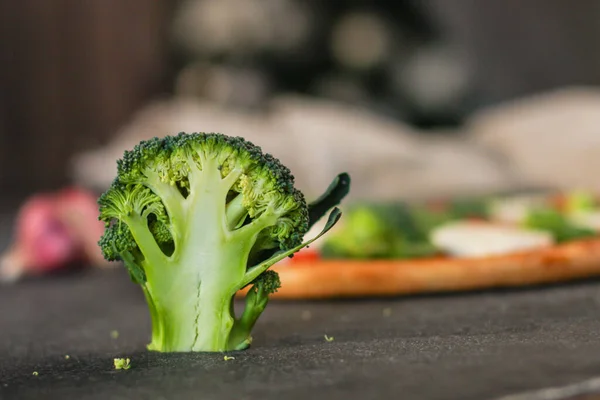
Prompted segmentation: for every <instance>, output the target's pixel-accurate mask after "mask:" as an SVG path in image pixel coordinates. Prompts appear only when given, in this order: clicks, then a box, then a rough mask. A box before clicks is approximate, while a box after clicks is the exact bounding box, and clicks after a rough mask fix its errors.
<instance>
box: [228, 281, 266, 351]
mask: <svg viewBox="0 0 600 400" xmlns="http://www.w3.org/2000/svg"><path fill="white" fill-rule="evenodd" d="M268 302H269V295H268V293H266V292H265V291H264V290H263V289H262V288H258V289H257V288H256V286H253V287H252V288H251V289H250V290H249V291H248V293H247V294H246V299H245V303H246V304H245V307H244V312H243V314H242V316H241V317H240V318H239V319H237V320H236V321H235V323H234V325H233V329H232V330H231V334H230V336H229V347H230V348H232V349H236V350H241V349H242V348H245V347H248V345H249V344H250V342H251V341H252V338H251V336H250V334H251V332H252V329H253V328H254V325H255V324H256V322H257V321H258V318H259V317H260V315H261V314H262V313H263V311H264V310H265V308H266V307H267V304H268Z"/></svg>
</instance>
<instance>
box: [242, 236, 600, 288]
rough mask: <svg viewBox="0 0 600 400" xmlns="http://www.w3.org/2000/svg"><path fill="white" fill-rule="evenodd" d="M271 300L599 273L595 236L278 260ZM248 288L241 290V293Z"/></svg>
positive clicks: (487, 284) (599, 255)
mask: <svg viewBox="0 0 600 400" xmlns="http://www.w3.org/2000/svg"><path fill="white" fill-rule="evenodd" d="M273 269H274V270H275V271H277V272H278V273H279V276H280V279H281V283H282V287H281V288H280V289H279V291H278V292H277V293H275V294H273V295H272V298H275V299H325V298H352V297H380V296H398V295H408V294H418V293H435V292H453V291H468V290H476V289H488V288H498V287H518V286H528V285H537V284H547V283H555V282H565V281H570V280H576V279H582V278H588V277H593V276H600V238H593V239H586V240H577V241H573V242H569V243H564V244H560V245H554V246H551V247H546V248H541V249H536V250H528V251H522V252H518V253H511V254H506V255H497V256H488V257H477V258H460V259H458V258H437V259H421V260H368V261H361V260H320V261H307V262H293V263H287V264H278V265H275V266H274V267H273ZM247 290H248V288H246V289H244V290H243V291H240V292H239V293H238V294H239V295H242V294H243V293H244V292H245V291H247Z"/></svg>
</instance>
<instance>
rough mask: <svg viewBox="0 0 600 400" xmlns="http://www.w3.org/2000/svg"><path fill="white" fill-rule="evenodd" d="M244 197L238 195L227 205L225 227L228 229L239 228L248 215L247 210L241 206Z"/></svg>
mask: <svg viewBox="0 0 600 400" xmlns="http://www.w3.org/2000/svg"><path fill="white" fill-rule="evenodd" d="M243 201H244V196H243V195H241V194H238V195H237V196H235V197H234V198H233V200H231V201H230V202H229V204H227V226H228V227H229V229H236V228H239V226H240V224H242V223H243V222H244V220H245V219H246V216H247V215H248V210H246V207H244V204H243Z"/></svg>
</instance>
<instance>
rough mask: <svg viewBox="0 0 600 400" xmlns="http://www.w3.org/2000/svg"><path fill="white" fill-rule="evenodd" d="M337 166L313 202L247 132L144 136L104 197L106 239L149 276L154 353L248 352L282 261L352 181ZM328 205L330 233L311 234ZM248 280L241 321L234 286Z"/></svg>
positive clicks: (132, 269) (136, 273)
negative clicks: (337, 172)
mask: <svg viewBox="0 0 600 400" xmlns="http://www.w3.org/2000/svg"><path fill="white" fill-rule="evenodd" d="M349 183H350V180H349V177H348V175H347V174H340V175H339V176H338V177H336V179H335V180H334V182H333V183H332V185H331V186H330V187H329V188H328V190H327V191H326V193H325V194H324V195H323V196H321V197H320V198H319V199H318V200H317V201H315V202H313V203H311V204H307V203H306V201H305V198H304V195H303V194H302V193H301V192H300V191H299V190H298V189H296V188H295V187H294V177H293V175H292V174H291V172H290V170H289V169H288V168H286V167H285V166H283V165H282V164H281V163H280V162H279V160H277V159H276V158H274V157H273V156H271V155H269V154H265V153H263V152H262V151H261V149H260V148H259V147H257V146H255V145H253V144H252V143H250V142H248V141H246V140H244V139H243V138H239V137H235V138H234V137H229V136H225V135H222V134H216V133H211V134H207V133H193V134H184V133H180V134H178V135H175V136H167V137H164V138H154V139H151V140H147V141H143V142H141V143H139V144H138V145H137V146H135V147H134V148H133V150H131V151H126V152H125V153H124V156H123V158H122V159H120V160H119V161H118V162H117V177H116V178H115V180H114V181H113V183H112V185H111V187H110V188H109V189H108V190H107V191H106V192H105V193H103V194H102V195H101V196H100V198H99V200H98V203H99V206H100V219H101V220H103V221H104V222H105V224H106V230H105V233H104V235H103V237H102V238H101V240H100V242H99V245H100V247H101V249H102V252H103V254H104V257H105V258H106V259H107V260H109V261H117V260H118V261H122V262H123V263H124V265H125V266H126V267H127V270H128V271H129V274H130V276H131V279H132V280H133V281H134V282H136V283H138V284H140V285H141V287H142V289H143V292H144V294H145V296H146V300H147V303H148V307H149V309H150V316H151V318H152V341H151V343H150V344H149V345H148V348H149V349H151V350H156V351H164V352H174V351H226V350H234V349H243V348H245V347H247V346H248V345H249V344H250V342H251V336H250V334H251V330H252V328H253V327H254V325H255V323H256V321H257V319H258V317H259V316H260V314H261V313H262V312H263V310H264V308H265V306H266V305H267V302H268V296H269V294H271V293H273V292H275V291H276V290H277V288H278V287H279V285H280V282H279V278H278V276H277V274H276V273H275V272H274V271H270V270H268V268H269V267H271V266H272V265H273V264H275V263H276V262H278V261H280V260H282V259H284V258H285V257H288V256H292V255H293V254H294V253H295V252H296V251H298V250H300V249H301V248H302V247H305V246H307V245H308V244H310V243H312V242H313V241H314V240H316V239H318V238H319V237H320V236H321V235H323V234H324V233H325V232H327V231H328V230H329V229H330V228H331V227H332V226H333V225H334V224H335V223H336V222H337V221H338V219H339V218H340V216H341V212H340V211H339V209H338V208H336V207H335V206H336V205H337V204H339V202H340V201H341V200H342V198H343V197H344V196H345V195H346V194H347V193H348V190H349ZM329 210H331V212H330V214H329V218H328V223H327V224H326V226H325V228H324V229H323V231H322V232H321V233H320V234H319V235H317V236H316V237H315V238H312V239H310V240H308V241H307V242H304V243H303V239H304V235H305V233H306V232H307V231H308V229H309V228H310V226H311V225H313V224H314V223H315V222H316V221H317V220H318V219H320V218H321V217H322V216H323V215H325V214H326V213H327V212H328V211H329ZM247 285H251V288H250V290H249V291H248V292H247V295H246V304H245V309H244V311H243V313H242V315H241V316H240V317H239V318H238V317H236V315H235V312H234V308H233V298H234V295H235V293H236V292H237V291H238V290H240V289H242V288H244V287H246V286H247Z"/></svg>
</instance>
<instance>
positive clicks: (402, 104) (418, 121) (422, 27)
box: [0, 0, 600, 194]
mask: <svg viewBox="0 0 600 400" xmlns="http://www.w3.org/2000/svg"><path fill="white" fill-rule="evenodd" d="M305 4H306V5H308V6H309V7H310V8H311V10H312V15H313V16H316V17H315V21H316V22H315V23H314V24H313V26H314V29H313V32H312V35H311V40H310V44H309V45H308V46H307V47H306V49H309V50H310V51H309V50H306V49H305V50H302V51H301V52H300V53H297V54H295V56H294V57H287V56H281V55H278V54H266V55H265V54H258V55H256V54H254V55H251V56H249V57H248V56H246V58H245V59H244V60H242V62H241V63H245V64H246V65H247V64H251V65H253V66H256V67H257V68H259V69H262V70H264V71H267V73H268V74H269V76H271V77H272V78H273V80H274V81H275V91H299V92H307V93H310V92H311V87H313V85H312V83H314V81H315V80H317V79H318V78H319V77H320V76H323V75H327V74H334V75H335V74H338V75H339V76H350V80H353V81H354V82H360V84H361V85H362V87H363V88H366V89H365V90H366V92H367V93H368V96H367V99H366V100H365V99H362V100H361V101H362V104H365V105H366V106H367V107H370V108H373V109H376V110H377V111H380V112H382V113H386V114H388V115H392V116H395V117H397V118H399V119H403V120H406V121H408V122H410V123H413V124H415V125H419V126H422V127H426V128H427V127H431V126H440V125H442V126H445V125H456V124H458V123H460V121H461V119H462V118H463V116H464V115H465V114H466V113H468V112H469V111H470V110H473V109H476V108H477V107H479V106H480V105H483V104H490V103H495V102H499V101H502V100H505V99H510V98H514V97H517V96H520V95H524V94H528V93H534V92H537V91H541V90H545V89H549V88H554V87H559V86H563V85H571V84H585V85H598V84H600V52H599V51H598V48H599V46H598V43H599V41H600V25H599V24H598V23H597V21H598V20H599V18H600V1H595V0H578V1H572V2H566V1H561V0H529V1H520V0H486V1H476V0H422V1H417V0H415V1H381V0H379V1H360V0H354V1H315V0H312V1H307V2H306V3H305ZM177 7H178V2H177V1H167V0H153V1H144V0H128V1H120V0H49V1H39V0H22V1H20V0H19V1H17V0H5V1H2V2H0V50H1V51H0V53H1V54H2V56H1V57H2V58H1V61H0V193H3V194H6V193H11V194H15V193H18V194H26V193H30V192H32V191H35V190H40V189H43V190H45V189H53V188H56V187H58V186H60V185H62V184H65V183H67V182H68V173H67V170H68V165H69V160H70V156H71V155H72V154H74V153H75V152H78V151H82V150H88V149H92V148H94V147H96V146H99V145H102V144H104V143H106V142H107V141H108V140H109V139H110V138H111V137H112V136H113V135H114V134H115V131H116V129H117V128H118V127H119V126H121V125H122V124H123V123H124V122H126V121H127V119H128V118H129V117H130V116H131V114H132V113H133V112H134V111H135V110H136V109H138V108H139V107H140V106H141V105H142V104H143V103H144V102H145V101H146V100H148V99H151V98H154V97H156V96H161V95H165V94H168V93H169V92H170V91H172V88H173V81H174V77H175V73H176V72H177V71H178V69H179V68H180V67H181V66H182V65H183V64H184V63H185V61H186V60H185V57H183V56H182V54H181V52H178V51H177V49H176V46H173V43H172V41H171V40H170V37H171V36H170V33H169V32H170V24H171V18H172V15H173V12H174V10H175V9H176V8H177ZM349 11H358V12H362V11H369V12H374V13H375V14H376V15H378V16H379V17H381V18H382V20H385V21H386V23H388V26H389V27H391V28H390V29H392V30H393V31H394V32H395V33H394V35H395V36H394V38H395V39H394V43H395V44H398V43H409V45H408V47H409V48H410V49H411V51H413V50H414V49H418V48H419V47H423V46H427V45H429V44H431V43H443V44H444V45H450V46H451V47H452V48H453V49H454V51H456V52H458V53H460V54H461V57H463V58H462V59H463V60H464V62H465V65H466V67H465V68H467V69H468V70H469V75H468V76H469V81H468V89H467V90H466V91H465V94H464V96H462V97H461V99H460V101H459V102H458V106H457V104H453V107H452V108H451V109H448V110H443V109H442V110H440V109H436V110H428V109H423V108H419V107H418V106H415V105H414V104H411V101H410V98H409V96H405V95H404V94H403V93H398V92H397V91H396V92H393V91H392V92H390V91H389V90H388V89H387V88H388V87H389V85H388V83H389V76H390V70H391V67H390V66H389V65H383V66H381V65H380V66H377V67H376V68H373V69H371V70H369V71H366V72H365V71H361V72H356V71H351V70H348V69H345V68H344V66H343V65H339V63H338V64H336V61H335V60H334V59H333V58H332V55H331V53H330V51H329V47H328V40H329V39H330V36H331V29H332V27H333V26H334V25H335V22H336V21H337V20H338V19H339V18H340V17H341V16H343V15H345V13H347V12H349ZM407 38H408V39H407ZM400 47H401V46H400ZM393 51H394V52H396V53H395V57H396V58H400V59H402V57H403V55H404V54H409V53H408V52H407V53H402V51H404V50H402V49H398V46H396V47H395V48H394V50H393ZM219 57H220V58H219ZM219 57H217V59H218V61H223V62H226V63H227V62H233V63H236V62H238V61H239V60H236V59H235V57H229V58H228V57H227V56H225V57H223V56H222V55H221V56H219ZM213 58H214V57H213ZM231 60H234V61H231ZM317 94H318V93H317Z"/></svg>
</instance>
